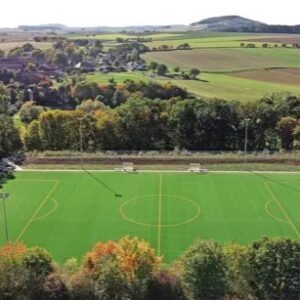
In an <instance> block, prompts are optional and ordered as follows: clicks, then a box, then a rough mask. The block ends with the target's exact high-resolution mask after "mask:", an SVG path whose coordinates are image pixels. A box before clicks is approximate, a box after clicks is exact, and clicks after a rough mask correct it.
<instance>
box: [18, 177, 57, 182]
mask: <svg viewBox="0 0 300 300" xmlns="http://www.w3.org/2000/svg"><path fill="white" fill-rule="evenodd" d="M15 181H26V182H28V181H30V182H57V179H22V178H16V179H15Z"/></svg>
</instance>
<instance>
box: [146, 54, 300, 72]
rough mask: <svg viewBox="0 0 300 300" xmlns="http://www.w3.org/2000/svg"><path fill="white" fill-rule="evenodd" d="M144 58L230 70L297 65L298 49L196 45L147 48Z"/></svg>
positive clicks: (299, 60) (205, 69)
mask: <svg viewBox="0 0 300 300" xmlns="http://www.w3.org/2000/svg"><path fill="white" fill-rule="evenodd" d="M144 59H145V60H146V61H147V62H151V61H156V62H158V63H163V64H166V65H168V66H170V67H177V66H178V67H180V68H182V69H190V68H199V69H200V70H201V71H210V72H230V71H237V70H244V69H257V68H259V69H262V68H271V67H293V68H295V67H300V51H299V50H298V49H275V48H273V49H263V48H258V49H246V48H244V49H243V48H239V49H202V50H200V49H197V50H181V51H171V52H170V51H164V52H149V53H146V54H145V55H144Z"/></svg>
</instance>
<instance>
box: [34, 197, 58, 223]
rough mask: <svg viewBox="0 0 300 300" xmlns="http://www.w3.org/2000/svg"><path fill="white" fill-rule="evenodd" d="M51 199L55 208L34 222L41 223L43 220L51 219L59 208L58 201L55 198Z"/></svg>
mask: <svg viewBox="0 0 300 300" xmlns="http://www.w3.org/2000/svg"><path fill="white" fill-rule="evenodd" d="M49 199H51V200H52V202H53V204H54V206H53V208H52V209H51V210H50V211H48V212H47V213H45V214H44V215H42V216H41V217H38V218H34V219H33V221H35V222H36V221H40V220H42V219H45V218H47V217H49V216H50V215H51V214H53V212H54V211H55V210H56V209H57V208H58V202H57V200H56V199H55V198H53V197H50V198H49Z"/></svg>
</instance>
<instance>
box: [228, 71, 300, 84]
mask: <svg viewBox="0 0 300 300" xmlns="http://www.w3.org/2000/svg"><path fill="white" fill-rule="evenodd" d="M230 75H231V76H234V77H239V78H245V79H252V80H257V81H265V82H273V83H282V84H292V85H300V69H299V68H295V69H292V68H285V69H272V70H254V71H244V72H234V73H231V74H230Z"/></svg>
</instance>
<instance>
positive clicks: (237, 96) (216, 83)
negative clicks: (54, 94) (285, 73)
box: [86, 71, 300, 102]
mask: <svg viewBox="0 0 300 300" xmlns="http://www.w3.org/2000/svg"><path fill="white" fill-rule="evenodd" d="M257 72H258V73H260V72H261V71H257ZM241 73H242V74H243V72H241ZM246 74H248V73H246ZM291 77H293V78H294V80H297V78H298V76H297V75H294V76H291ZM199 78H200V80H179V79H173V78H168V77H161V76H157V77H156V76H155V77H152V74H151V73H149V72H147V73H142V72H126V73H108V74H103V73H94V74H90V75H87V77H86V79H87V80H88V81H94V82H97V83H107V82H108V81H109V80H110V79H114V81H115V82H123V81H124V80H127V79H130V80H135V81H144V82H147V81H155V82H158V83H160V84H164V83H167V82H171V83H173V84H175V85H178V86H180V87H182V88H185V89H187V90H188V91H189V92H191V93H193V94H195V95H196V96H198V97H207V98H211V97H219V98H223V99H227V100H238V101H241V102H245V101H255V100H258V99H260V98H261V97H264V96H267V95H270V94H272V93H275V92H278V93H280V92H290V93H293V94H296V95H298V94H300V86H299V84H298V85H297V84H293V83H287V82H285V83H281V82H277V83H276V82H272V81H269V82H267V81H262V80H260V79H259V77H257V78H255V77H254V76H253V77H250V76H249V78H247V77H246V76H245V78H243V76H240V77H239V72H236V73H225V74H221V73H202V74H201V75H200V77H199Z"/></svg>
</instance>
